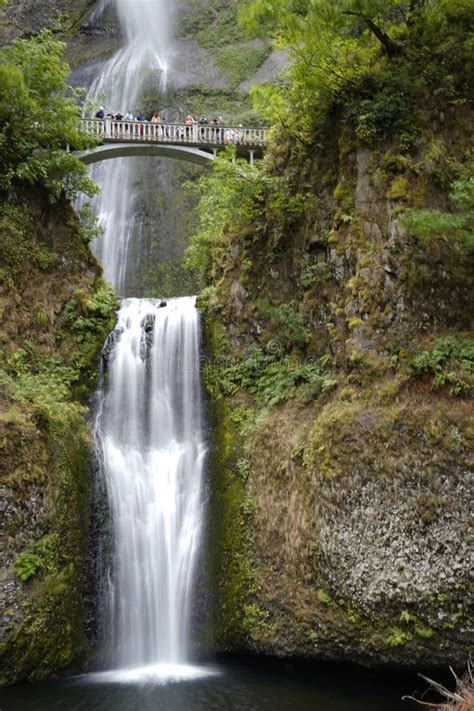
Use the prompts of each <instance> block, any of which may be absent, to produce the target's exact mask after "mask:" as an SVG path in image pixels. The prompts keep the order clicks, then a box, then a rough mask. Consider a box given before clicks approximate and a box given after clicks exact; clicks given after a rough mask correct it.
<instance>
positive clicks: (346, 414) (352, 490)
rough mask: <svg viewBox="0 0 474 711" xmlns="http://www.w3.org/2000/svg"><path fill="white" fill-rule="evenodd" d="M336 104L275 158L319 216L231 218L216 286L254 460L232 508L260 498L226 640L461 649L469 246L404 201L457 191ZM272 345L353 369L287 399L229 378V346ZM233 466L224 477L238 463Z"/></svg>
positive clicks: (431, 652) (244, 456)
mask: <svg viewBox="0 0 474 711" xmlns="http://www.w3.org/2000/svg"><path fill="white" fill-rule="evenodd" d="M333 119H334V120H333V122H332V124H331V127H330V129H328V133H327V136H326V135H324V136H323V135H320V136H318V142H319V144H320V146H321V148H317V149H314V147H313V149H311V150H312V152H311V155H310V156H307V155H306V154H305V151H304V149H303V148H301V146H295V144H294V142H292V141H291V140H290V139H288V137H286V138H285V137H284V135H282V136H280V139H281V140H279V139H277V140H276V144H277V145H275V146H272V147H271V148H270V150H269V152H268V153H267V156H266V159H265V160H266V163H267V166H268V170H269V171H270V172H271V173H272V174H273V173H274V174H275V175H281V174H282V173H283V174H284V175H285V176H287V177H288V180H289V185H290V186H291V192H292V194H293V193H297V192H299V191H304V194H305V196H306V197H305V210H304V214H303V215H302V216H301V218H300V219H299V220H298V221H297V222H296V223H295V224H293V225H292V227H291V229H285V227H284V226H283V227H282V225H281V224H273V223H272V222H267V223H266V224H262V223H263V219H262V223H258V225H257V227H256V230H255V235H253V234H248V232H246V233H245V234H239V233H238V232H236V231H235V230H229V232H228V236H227V243H226V244H225V245H224V246H223V247H222V248H219V249H216V250H215V253H214V254H213V271H212V278H213V283H212V285H211V286H210V287H209V288H208V289H207V290H206V294H207V297H208V299H207V302H206V303H204V304H203V312H204V319H205V321H206V322H207V323H208V324H209V329H210V331H211V332H212V334H214V337H213V338H211V343H212V344H213V346H214V356H215V360H216V367H215V368H212V364H211V370H212V373H213V378H212V382H211V387H210V396H211V400H212V401H213V402H216V403H218V405H219V408H221V410H220V411H222V412H224V413H226V414H225V416H223V418H221V420H220V421H222V422H226V423H228V424H229V423H230V424H231V425H232V428H231V429H232V432H233V436H232V442H233V448H232V456H231V460H230V465H229V464H227V465H226V467H227V469H226V471H228V470H230V471H232V476H234V477H239V476H240V478H239V479H238V481H239V486H238V487H233V488H232V501H228V500H226V499H225V497H221V498H220V506H221V507H224V512H222V513H221V520H226V518H225V517H226V511H227V515H229V512H231V511H234V512H235V511H238V510H240V511H247V512H248V513H247V515H246V516H244V517H243V518H241V519H240V522H241V524H240V525H241V526H243V528H241V529H240V534H239V538H238V539H234V540H233V539H232V537H231V538H228V539H227V545H228V546H230V548H228V549H227V550H226V551H225V555H226V556H230V558H232V556H239V557H240V558H239V560H240V561H241V567H240V570H247V571H250V576H249V578H247V583H246V585H245V586H243V587H242V586H241V578H239V574H237V572H236V570H235V569H234V568H232V567H229V568H228V569H226V567H225V563H224V561H225V556H224V551H219V550H218V551H216V555H217V557H218V560H220V561H221V562H220V563H219V564H218V565H217V579H218V585H217V586H216V589H217V597H216V608H217V619H218V620H219V619H220V620H224V619H225V618H226V615H229V617H230V619H231V620H232V624H231V625H228V626H226V625H225V624H224V625H222V624H221V626H219V627H217V628H216V630H217V631H216V639H217V647H218V648H219V649H226V650H228V649H239V650H242V649H244V650H247V651H250V650H251V651H257V652H259V653H262V654H278V655H303V656H310V657H317V658H330V659H336V660H351V661H356V662H360V663H363V664H368V665H380V664H387V665H393V664H395V665H403V666H412V667H418V668H419V667H420V666H423V665H440V666H445V665H446V663H447V662H451V663H453V664H461V665H462V664H464V663H465V659H466V657H467V648H468V642H469V636H470V635H471V634H472V627H471V622H470V620H472V608H470V607H469V602H468V594H467V590H468V579H469V567H468V552H467V546H466V541H465V531H466V530H467V526H468V522H467V501H468V496H469V494H468V491H469V487H470V486H471V485H472V484H471V480H472V456H471V455H470V451H471V448H472V400H471V395H472V392H471V389H470V388H471V386H472V363H471V361H472V356H466V357H462V358H461V356H459V357H458V356H456V353H457V354H458V355H459V354H460V353H461V350H462V348H465V349H467V350H469V352H472V346H468V345H467V341H465V340H464V339H465V338H469V335H470V333H469V328H470V323H469V319H470V315H469V309H468V306H467V304H468V294H469V290H470V288H471V286H472V281H471V277H470V275H469V258H468V257H467V256H466V254H465V252H463V251H462V250H461V249H458V247H457V246H456V245H454V244H447V243H446V242H443V241H441V242H437V243H433V244H431V245H426V244H421V243H420V242H418V241H417V240H416V239H414V238H413V237H412V236H410V235H409V234H407V233H406V231H405V230H404V228H403V225H402V223H401V220H400V218H399V215H400V210H401V209H403V208H404V207H405V206H409V205H413V206H416V207H425V206H433V205H434V206H436V205H443V200H445V196H443V191H442V190H441V189H440V188H439V184H438V182H437V178H436V176H434V175H433V174H432V173H431V172H430V171H431V168H429V166H428V165H427V166H426V167H423V165H424V164H423V162H422V158H420V160H419V161H417V160H416V157H411V158H410V159H409V160H408V159H407V158H406V156H401V155H399V154H398V152H397V147H396V146H394V145H393V144H388V145H386V146H384V145H380V146H379V147H378V148H367V147H361V146H360V145H359V143H358V141H357V140H356V138H355V136H354V135H353V134H351V127H350V126H348V125H347V123H346V122H345V121H344V119H343V118H342V117H333ZM457 125H458V126H459V131H458V132H457V133H456V136H449V137H448V136H445V140H446V144H448V143H449V152H450V160H452V161H458V162H462V161H463V160H465V146H466V137H467V135H468V126H467V123H466V121H465V116H464V113H463V112H460V115H459V120H458V123H457ZM423 140H424V139H423ZM423 140H421V142H420V146H423V145H424V142H423ZM424 150H425V149H424V148H423V147H422V148H420V151H421V153H420V155H421V154H422V153H423V151H424ZM413 166H415V167H413ZM420 166H422V167H420ZM264 303H266V304H271V305H272V309H273V310H272V311H269V310H268V309H267V310H266V311H265V309H262V308H261V304H264ZM290 305H292V308H293V309H294V311H295V313H297V314H298V318H300V319H301V325H302V328H304V329H305V331H307V332H308V334H309V335H308V339H307V340H306V341H304V342H303V341H302V340H301V339H300V340H299V341H298V339H296V338H294V337H286V338H284V337H283V334H282V328H281V324H279V323H278V321H277V320H276V319H275V318H274V312H275V309H279V310H280V311H281V312H282V313H284V312H285V309H288V307H289V306H290ZM272 314H273V317H272ZM287 321H288V319H287ZM461 343H465V344H466V345H465V346H462V347H461V345H460V344H461ZM469 343H471V344H472V334H471V340H470V341H469ZM269 344H273V345H274V344H276V345H277V346H278V348H279V349H280V350H281V349H282V350H283V351H284V352H285V354H286V357H287V358H290V359H294V362H295V367H298V368H300V367H301V366H302V364H303V365H307V364H312V363H313V362H314V359H315V358H318V357H321V356H325V358H326V362H327V368H328V369H329V370H330V373H329V375H330V376H331V377H332V378H333V379H334V381H336V383H337V386H336V387H331V388H330V389H329V390H327V391H324V392H319V393H312V399H310V401H309V402H308V400H307V399H305V398H304V397H301V394H302V392H301V391H302V387H303V386H302V384H299V383H298V382H296V384H295V387H294V389H293V390H291V391H289V392H288V396H287V398H286V400H283V401H281V400H280V401H279V403H278V405H276V406H268V404H265V403H264V402H263V401H262V398H261V396H259V393H258V389H257V390H256V389H255V387H254V386H255V381H254V380H251V379H250V380H248V381H247V384H246V383H245V382H243V381H242V382H241V383H240V384H238V385H237V386H235V382H232V383H231V386H230V387H229V381H228V380H226V377H227V376H226V370H225V365H224V369H222V364H223V363H224V364H225V363H226V359H227V360H228V361H229V362H231V363H232V364H233V365H235V366H236V367H239V365H240V364H242V363H244V362H247V361H249V360H250V358H251V355H250V354H251V353H252V351H253V349H257V350H258V352H259V353H261V354H264V356H265V357H267V356H269V355H271V349H270V350H269ZM436 344H437V345H436ZM440 344H441V345H440ZM443 344H445V346H446V344H453V345H452V351H453V355H452V357H451V356H450V357H451V361H449V363H448V362H446V363H445V362H444V361H443V362H442V363H441V362H440V361H439V358H440V357H441V356H440V355H439V354H440V353H441V352H443V353H444V351H443V348H442V346H443ZM456 344H457V345H456ZM273 345H272V347H273ZM443 347H444V346H443ZM446 348H447V346H446ZM446 348H445V350H446ZM467 350H466V352H467ZM435 352H436V353H437V354H438V355H437V356H435V355H434V353H435ZM463 352H464V351H463ZM446 357H447V356H446ZM436 358H438V361H439V362H438V361H436V363H437V365H436V366H435V365H433V363H434V361H435V360H436ZM443 358H444V356H443ZM461 360H462V362H463V363H464V366H462V368H463V372H462V373H461V370H460V368H461V365H460V363H461ZM468 361H469V362H468ZM426 364H428V365H426ZM423 368H424V370H423ZM435 371H436V372H435ZM247 372H248V371H247ZM281 372H282V375H281V377H282V378H284V377H288V372H287V370H285V369H282V371H281ZM459 378H461V380H462V387H460V388H458V390H456V388H455V385H453V384H455V383H456V382H457V383H459ZM278 385H279V383H278V382H276V383H275V388H277V387H278ZM223 441H224V440H222V442H223ZM217 444H219V442H217ZM221 444H222V443H221ZM223 471H224V467H222V470H221V475H220V478H218V479H217V480H214V479H213V484H212V485H213V486H215V487H219V486H223V485H224V482H225V481H227V480H226V478H225V477H224V475H223V473H222V472H223ZM218 473H219V469H218V470H217V474H216V475H217V476H218ZM213 476H214V475H213ZM225 488H226V490H228V491H229V490H230V489H229V488H228V487H227V485H225ZM226 507H228V508H227V509H226ZM229 519H230V520H231V521H234V520H235V517H233V516H229ZM242 541H246V544H245V546H242ZM232 589H235V590H241V591H243V592H242V595H243V597H242V599H243V604H241V603H240V602H239V605H238V606H237V607H232V605H231V606H230V607H229V599H232V597H231V598H228V597H226V596H227V592H226V591H229V590H232ZM235 604H237V603H235ZM244 608H245V610H247V611H250V612H252V613H253V615H254V624H253V625H251V626H250V627H249V626H248V625H247V622H246V621H245V619H246V618H245V614H244ZM236 610H237V614H235V613H236ZM248 619H250V617H249V618H248Z"/></svg>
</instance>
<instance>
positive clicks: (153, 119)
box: [151, 111, 161, 138]
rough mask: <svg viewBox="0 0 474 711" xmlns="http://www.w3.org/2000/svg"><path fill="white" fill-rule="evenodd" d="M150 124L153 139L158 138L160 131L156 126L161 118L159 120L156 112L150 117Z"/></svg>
mask: <svg viewBox="0 0 474 711" xmlns="http://www.w3.org/2000/svg"><path fill="white" fill-rule="evenodd" d="M151 122H152V124H153V137H154V138H158V137H160V136H161V129H160V127H159V126H158V125H157V124H159V123H161V118H160V114H158V113H156V111H155V113H154V114H153V116H152V117H151Z"/></svg>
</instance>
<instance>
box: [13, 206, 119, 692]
mask: <svg viewBox="0 0 474 711" xmlns="http://www.w3.org/2000/svg"><path fill="white" fill-rule="evenodd" d="M0 222H1V224H2V231H3V232H4V234H5V235H7V236H8V235H9V234H10V235H13V234H14V235H16V245H17V250H15V249H10V248H9V247H8V244H9V242H8V239H7V240H6V241H5V242H3V244H2V248H3V249H4V250H5V248H6V247H8V249H9V252H8V260H9V269H8V271H2V273H1V274H0V304H1V312H2V329H1V334H0V349H1V352H2V367H1V368H0V381H1V385H2V387H1V396H0V442H1V444H0V450H1V455H2V456H1V457H0V485H1V488H2V500H3V510H2V515H3V520H4V531H5V536H6V539H5V540H6V545H5V546H4V547H3V549H2V556H1V559H0V566H1V575H0V579H1V583H0V596H1V597H0V599H1V603H2V615H1V624H0V660H1V667H2V681H3V682H12V681H19V680H21V679H25V678H29V679H32V678H35V679H39V678H45V677H49V676H51V675H53V674H54V673H55V672H57V671H59V670H60V669H63V668H65V667H71V666H73V665H76V668H77V666H78V665H80V664H81V663H84V661H85V659H86V655H87V652H88V646H89V641H88V639H87V636H86V616H87V610H86V609H85V602H84V600H85V598H86V597H87V596H88V595H89V594H90V591H91V588H90V585H91V583H90V581H88V580H87V579H86V577H85V575H86V567H87V566H86V562H87V557H88V554H89V534H90V523H91V522H90V516H91V484H92V477H91V464H92V436H91V431H90V425H89V423H88V422H87V420H86V417H87V415H88V408H87V402H88V399H89V397H90V395H91V393H92V391H93V388H94V387H95V385H96V382H97V372H98V370H97V364H98V355H99V351H100V348H101V347H102V344H103V342H104V340H105V337H106V335H107V334H108V332H109V330H110V329H111V327H112V324H113V321H114V311H115V309H116V306H117V303H116V299H115V296H114V295H113V293H112V292H111V290H110V288H109V287H108V286H106V285H105V284H104V282H103V281H102V279H101V269H100V267H99V265H98V263H97V262H96V260H95V259H94V257H93V256H92V254H91V253H90V251H89V247H88V245H87V243H86V242H85V241H84V239H85V238H84V236H83V234H82V232H81V228H80V225H79V222H78V219H77V216H76V215H75V213H74V212H73V210H72V209H71V207H70V206H69V205H68V204H67V203H65V202H60V203H58V204H56V205H54V206H52V205H50V204H48V202H47V198H46V197H45V198H44V199H43V198H42V197H41V196H39V195H36V196H35V197H33V196H32V195H27V196H26V195H17V196H16V197H13V196H12V199H10V201H9V203H8V204H5V203H2V204H1V205H0ZM10 247H11V245H10ZM23 252H26V253H27V254H28V257H25V256H23ZM4 256H5V254H4Z"/></svg>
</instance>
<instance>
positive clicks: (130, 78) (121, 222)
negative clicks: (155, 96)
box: [88, 0, 174, 295]
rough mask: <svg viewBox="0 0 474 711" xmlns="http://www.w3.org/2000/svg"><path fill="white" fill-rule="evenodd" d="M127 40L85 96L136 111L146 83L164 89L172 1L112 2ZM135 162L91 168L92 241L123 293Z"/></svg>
mask: <svg viewBox="0 0 474 711" xmlns="http://www.w3.org/2000/svg"><path fill="white" fill-rule="evenodd" d="M115 3H116V7H117V10H118V16H119V20H120V23H121V26H122V29H123V32H124V35H125V40H126V44H125V46H124V47H123V48H122V49H120V50H119V51H118V52H116V54H114V55H113V56H112V58H111V59H110V60H109V61H108V62H107V63H106V64H105V65H104V67H103V69H102V71H101V73H100V74H99V76H98V77H97V78H96V79H95V81H94V82H93V83H92V85H91V88H90V90H89V95H88V99H89V100H96V101H98V102H99V103H103V105H104V108H105V109H106V110H111V111H113V112H117V111H121V112H122V113H123V114H124V115H125V114H126V112H127V111H131V112H133V113H136V112H137V111H138V110H139V109H140V106H139V102H140V101H141V98H142V94H143V90H144V86H145V83H146V82H147V81H152V82H153V83H154V85H158V86H159V88H160V91H161V92H163V91H164V90H165V87H166V76H167V70H168V60H169V56H170V48H171V40H170V37H171V28H172V20H173V4H174V3H173V2H172V1H171V2H170V0H115ZM135 166H136V163H135V161H134V160H133V159H130V158H122V159H116V160H113V161H105V162H104V163H102V164H97V165H94V166H93V167H92V174H91V177H92V179H93V180H94V181H95V182H96V183H97V184H98V185H99V186H100V188H101V193H100V195H99V197H98V198H96V200H95V202H94V205H93V208H94V211H95V213H96V215H97V216H98V218H99V224H100V226H101V227H102V230H103V234H102V235H101V236H100V237H99V238H98V239H96V240H95V242H94V244H93V249H94V252H95V253H96V255H97V257H98V258H99V259H100V261H101V262H102V264H103V267H104V273H105V277H106V279H107V280H108V281H110V282H111V283H112V284H113V285H114V286H115V288H116V289H117V291H118V293H119V294H121V295H123V294H124V293H125V291H126V285H127V276H128V253H129V245H130V240H131V239H132V237H133V234H134V230H135V204H136V196H135V194H134V189H133V175H134V171H135Z"/></svg>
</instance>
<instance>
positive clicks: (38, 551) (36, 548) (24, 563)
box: [13, 533, 58, 583]
mask: <svg viewBox="0 0 474 711" xmlns="http://www.w3.org/2000/svg"><path fill="white" fill-rule="evenodd" d="M57 546H58V536H57V535H56V534H53V533H50V534H48V535H46V536H43V538H40V540H39V541H36V543H35V544H34V545H33V546H32V547H31V548H29V549H27V550H25V551H23V553H20V555H19V556H18V558H17V559H16V561H15V563H14V564H13V569H14V571H15V573H16V575H17V576H18V577H19V578H20V580H21V581H22V582H23V583H26V582H27V581H28V580H30V578H33V577H34V576H35V575H37V574H38V573H39V572H49V573H50V572H52V571H54V569H55V552H56V550H57Z"/></svg>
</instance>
